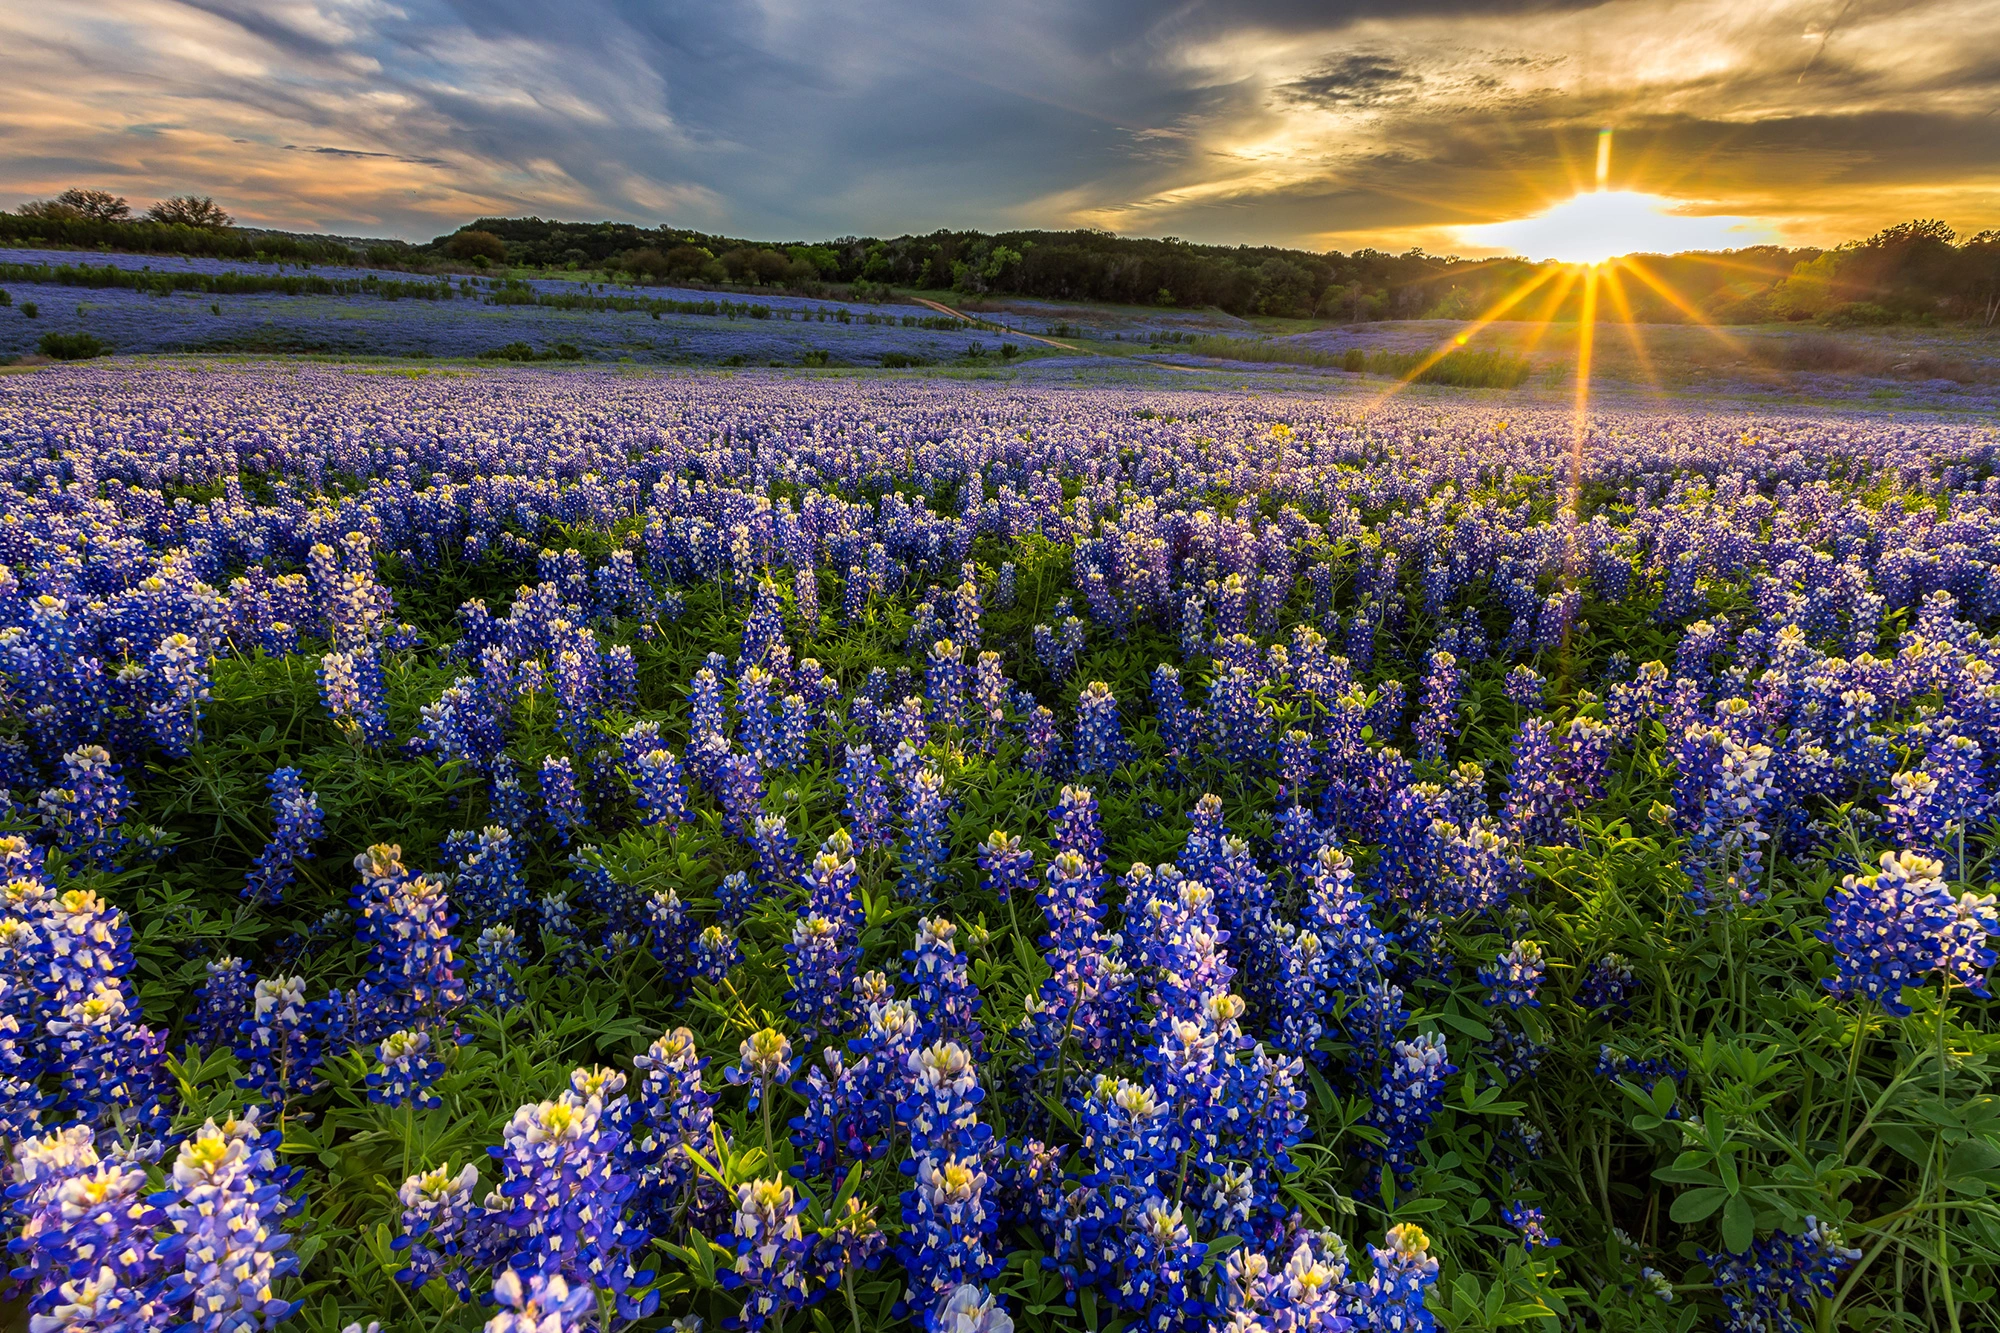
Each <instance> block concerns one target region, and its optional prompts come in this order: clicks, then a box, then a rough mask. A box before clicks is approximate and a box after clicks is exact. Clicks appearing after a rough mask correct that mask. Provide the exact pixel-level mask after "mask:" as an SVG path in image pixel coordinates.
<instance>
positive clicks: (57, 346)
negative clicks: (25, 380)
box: [35, 333, 111, 361]
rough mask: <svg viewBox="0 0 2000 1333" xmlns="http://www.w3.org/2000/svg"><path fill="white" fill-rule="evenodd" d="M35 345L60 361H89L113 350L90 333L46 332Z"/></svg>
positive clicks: (44, 354) (46, 354) (43, 352)
mask: <svg viewBox="0 0 2000 1333" xmlns="http://www.w3.org/2000/svg"><path fill="white" fill-rule="evenodd" d="M35 346H36V347H38V348H40V349H41V353H42V355H43V356H49V357H54V358H55V359H56V360H58V361H88V360H90V358H92V357H94V356H103V355H104V354H105V353H106V352H108V351H110V350H111V348H110V347H109V346H107V345H106V344H105V343H104V342H102V341H100V340H99V339H97V338H94V337H92V336H91V335H90V334H88V333H44V334H43V335H42V338H41V341H40V342H38V343H36V344H35Z"/></svg>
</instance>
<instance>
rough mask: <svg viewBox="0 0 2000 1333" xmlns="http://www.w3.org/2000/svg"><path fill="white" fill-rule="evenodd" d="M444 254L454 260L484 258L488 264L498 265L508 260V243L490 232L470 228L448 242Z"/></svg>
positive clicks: (445, 244)
mask: <svg viewBox="0 0 2000 1333" xmlns="http://www.w3.org/2000/svg"><path fill="white" fill-rule="evenodd" d="M444 252H445V253H446V254H448V255H450V256H451V257H452V258H453V259H463V260H467V261H471V260H474V259H479V258H482V257H483V258H485V260H486V261H487V262H488V263H496V262H502V261H504V260H505V259H506V258H507V242H505V241H503V240H501V239H500V238H499V237H498V236H495V235H494V234H493V233H492V232H490V231H479V230H477V229H475V228H468V229H466V230H465V231H461V232H458V233H457V234H455V235H454V236H453V237H452V238H451V239H450V240H448V241H446V242H445V243H444Z"/></svg>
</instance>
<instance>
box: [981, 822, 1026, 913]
mask: <svg viewBox="0 0 2000 1333" xmlns="http://www.w3.org/2000/svg"><path fill="white" fill-rule="evenodd" d="M979 870H980V873H981V875H982V876H983V877H984V880H985V885H986V891H987V892H988V893H991V894H992V895H993V896H994V897H996V898H998V899H999V900H1000V901H1001V902H1003V903H1004V902H1006V901H1008V900H1009V899H1010V898H1012V897H1013V896H1014V895H1015V894H1016V893H1019V892H1021V891H1022V890H1024V889H1028V888H1032V887H1033V885H1034V882H1035V854H1034V853H1033V852H1031V851H1028V850H1027V849H1026V848H1024V847H1022V846H1021V840H1020V839H1019V838H1018V837H1015V836H1013V835H1011V834H1007V833H1003V832H1001V831H1000V830H999V829H994V830H993V832H992V833H990V834H988V835H987V838H986V841H985V842H982V843H980V844H979Z"/></svg>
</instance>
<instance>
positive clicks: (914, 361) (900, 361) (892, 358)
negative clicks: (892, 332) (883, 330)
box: [882, 352, 931, 370]
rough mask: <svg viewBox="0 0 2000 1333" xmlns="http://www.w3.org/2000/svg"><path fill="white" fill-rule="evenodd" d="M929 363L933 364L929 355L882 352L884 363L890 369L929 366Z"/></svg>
mask: <svg viewBox="0 0 2000 1333" xmlns="http://www.w3.org/2000/svg"><path fill="white" fill-rule="evenodd" d="M929 364H931V360H930V358H929V357H927V356H913V355H911V354H910V353H908V352H884V353H882V365H883V367H884V368H885V369H888V370H908V369H910V368H911V367H912V366H928V365H929Z"/></svg>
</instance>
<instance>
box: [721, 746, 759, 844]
mask: <svg viewBox="0 0 2000 1333" xmlns="http://www.w3.org/2000/svg"><path fill="white" fill-rule="evenodd" d="M715 795H716V803H717V804H718V805H720V806H721V807H722V828H723V831H724V832H726V833H729V834H732V835H734V836H736V837H744V836H746V835H747V834H748V833H749V832H750V828H751V825H753V824H754V823H755V822H756V820H757V816H758V815H759V814H761V813H762V810H763V804H764V775H763V770H762V769H760V768H759V767H758V764H757V758H756V756H755V755H750V754H731V755H729V756H727V757H726V758H724V759H723V760H722V761H721V763H720V764H718V765H717V766H716V772H715Z"/></svg>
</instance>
